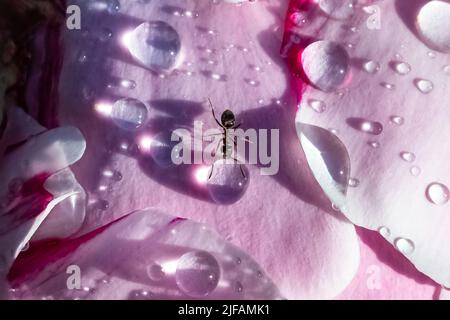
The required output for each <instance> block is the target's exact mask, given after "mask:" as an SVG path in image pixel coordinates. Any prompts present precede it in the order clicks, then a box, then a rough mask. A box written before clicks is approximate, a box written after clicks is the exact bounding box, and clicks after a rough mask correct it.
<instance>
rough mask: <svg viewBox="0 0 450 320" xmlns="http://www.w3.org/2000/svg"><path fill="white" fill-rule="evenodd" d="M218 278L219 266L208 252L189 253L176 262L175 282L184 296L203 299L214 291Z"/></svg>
mask: <svg viewBox="0 0 450 320" xmlns="http://www.w3.org/2000/svg"><path fill="white" fill-rule="evenodd" d="M219 278H220V266H219V263H218V262H217V260H216V258H214V256H212V255H211V254H210V253H208V252H204V251H191V252H188V253H186V254H184V255H183V256H181V258H180V259H179V260H178V263H177V270H176V273H175V280H176V283H177V285H178V287H179V288H180V290H181V291H183V292H184V293H185V294H187V295H188V296H191V297H205V296H207V295H209V294H210V293H211V292H212V291H213V290H214V289H216V287H217V284H218V283H219Z"/></svg>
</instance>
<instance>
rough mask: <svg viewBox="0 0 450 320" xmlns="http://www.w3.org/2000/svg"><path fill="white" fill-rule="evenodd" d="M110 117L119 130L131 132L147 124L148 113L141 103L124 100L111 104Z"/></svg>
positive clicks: (133, 100)
mask: <svg viewBox="0 0 450 320" xmlns="http://www.w3.org/2000/svg"><path fill="white" fill-rule="evenodd" d="M110 117H111V119H113V121H114V123H116V124H117V125H118V126H119V127H120V128H122V129H125V130H128V131H133V130H136V129H138V128H140V127H141V126H142V125H143V124H144V123H145V122H147V117H148V111H147V107H146V105H145V104H144V103H143V102H142V101H139V100H137V99H133V98H125V99H120V100H117V101H116V102H115V103H114V104H113V106H112V108H111V114H110Z"/></svg>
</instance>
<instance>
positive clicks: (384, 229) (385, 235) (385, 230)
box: [378, 227, 391, 238]
mask: <svg viewBox="0 0 450 320" xmlns="http://www.w3.org/2000/svg"><path fill="white" fill-rule="evenodd" d="M378 232H379V233H380V235H381V236H382V237H383V238H389V236H390V235H391V230H389V228H388V227H380V228H378Z"/></svg>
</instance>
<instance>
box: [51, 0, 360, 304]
mask: <svg viewBox="0 0 450 320" xmlns="http://www.w3.org/2000/svg"><path fill="white" fill-rule="evenodd" d="M143 8H145V10H144V9H143ZM174 10H175V11H177V12H178V15H177V14H174ZM186 10H187V11H189V12H191V13H193V17H190V16H189V15H183V16H180V14H179V13H180V12H187V11H186ZM285 10H286V3H285V2H281V1H280V2H279V3H277V4H273V3H266V2H262V1H259V2H256V3H245V4H242V5H240V6H235V5H231V4H226V3H219V4H217V5H216V4H213V3H212V2H208V3H207V2H204V3H203V2H198V1H181V0H180V1H176V0H173V1H167V3H166V2H165V3H164V5H161V4H160V3H156V2H150V3H149V4H147V5H145V7H144V6H143V5H142V4H138V3H136V2H126V3H122V8H121V13H122V14H121V15H117V16H114V17H111V21H105V25H106V26H107V27H109V28H111V29H112V31H113V33H114V35H115V38H114V40H116V41H112V42H111V43H110V48H109V49H108V50H106V49H105V51H100V50H93V49H89V46H88V42H83V41H85V40H80V41H81V46H80V42H79V41H78V40H79V39H78V40H76V39H75V37H76V36H75V35H74V34H73V33H70V32H67V33H66V35H65V36H66V37H67V39H68V41H67V47H66V52H67V53H68V54H67V55H65V56H66V57H67V58H66V61H65V65H64V67H63V72H62V78H61V83H63V84H64V89H65V90H64V94H62V95H61V97H60V102H61V109H60V112H59V113H60V120H61V124H64V125H69V124H70V125H77V126H78V127H79V128H80V130H81V131H82V132H83V134H85V136H86V138H87V141H88V142H89V146H88V148H87V150H86V155H85V157H83V159H82V160H81V161H80V162H79V164H77V167H76V168H75V169H74V172H75V173H76V175H77V178H79V180H80V182H81V183H82V184H83V186H86V187H87V188H88V189H89V191H90V192H92V193H93V194H95V196H96V197H98V198H99V199H101V200H104V201H107V203H109V208H108V209H106V210H104V211H100V210H96V211H94V212H92V213H91V214H89V215H88V220H89V221H88V223H87V226H86V229H85V230H86V231H87V230H93V229H95V228H96V227H98V226H100V225H102V224H104V223H107V222H109V221H111V217H112V216H115V217H119V213H121V212H129V211H130V210H135V209H138V208H145V207H148V206H151V207H158V208H161V209H163V210H164V211H166V212H177V213H178V212H179V214H180V215H182V216H183V217H186V218H190V219H193V220H195V221H199V222H202V223H206V224H207V225H209V226H211V227H213V228H214V229H216V230H217V231H218V232H219V234H221V235H222V236H224V237H226V238H227V239H228V240H229V241H231V242H232V243H233V244H234V245H237V246H239V247H240V248H241V249H242V250H244V251H246V252H247V253H248V254H249V255H250V256H252V257H253V258H254V259H255V260H256V261H257V262H258V264H260V266H261V268H262V269H263V271H264V272H266V273H267V274H268V275H269V276H270V278H272V279H273V280H274V282H275V283H277V284H278V286H279V288H280V291H281V293H282V295H283V296H286V297H288V298H332V297H334V296H336V295H337V294H338V293H340V292H341V291H342V290H343V289H344V288H345V287H346V286H347V284H348V283H349V282H350V281H351V279H352V278H353V276H354V275H355V273H356V271H357V267H358V263H359V246H358V240H357V236H356V233H355V230H354V227H353V226H352V225H351V224H350V223H348V222H347V221H346V220H344V219H341V218H339V217H336V216H335V214H334V212H333V211H332V210H329V208H328V205H329V203H328V200H327V199H326V198H324V197H323V196H322V192H321V191H320V188H319V187H318V185H317V184H316V182H315V181H314V179H313V177H312V176H311V173H310V171H309V169H308V168H307V165H306V161H305V158H304V156H303V154H302V152H301V149H300V146H299V144H298V140H297V137H296V131H295V127H294V124H293V119H294V117H295V108H294V107H293V106H294V104H295V103H294V101H295V96H294V95H293V93H292V90H290V89H289V88H290V81H291V79H290V76H289V72H288V70H287V68H286V64H285V62H284V61H283V60H282V59H281V57H280V47H281V39H282V36H281V33H282V31H283V30H282V29H283V23H284V22H283V21H284V20H283V19H284V15H285ZM155 17H158V19H162V20H164V21H166V22H168V23H169V24H170V25H171V26H172V27H173V28H175V30H176V31H177V32H178V33H179V34H180V37H181V43H182V48H183V60H182V62H181V65H180V66H179V70H178V73H172V74H164V73H163V74H159V73H154V72H150V71H149V70H147V69H145V68H144V67H142V66H141V65H140V64H139V63H138V62H137V61H135V60H133V57H132V56H131V55H130V53H129V52H128V51H127V50H126V48H124V47H123V44H122V43H121V41H120V40H121V39H122V36H123V34H124V33H125V32H126V31H130V30H133V29H134V28H136V27H137V26H138V24H139V23H140V22H141V21H147V20H152V19H154V18H155ZM86 23H87V24H89V23H90V22H89V19H87V20H86ZM114 26H116V27H114ZM209 31H211V32H209ZM86 41H87V40H86ZM80 50H84V52H85V53H86V57H87V60H86V62H85V64H84V66H83V65H80V64H79V61H78V59H77V57H76V56H75V55H74V54H73V53H77V52H80ZM69 53H70V54H69ZM210 61H211V63H210ZM101 62H104V63H105V64H107V66H108V67H107V68H105V69H103V68H101V67H99V66H100V63H101ZM75 67H76V68H77V69H76V70H77V79H76V81H75V79H74V73H73V72H70V70H74V68H75ZM94 70H95V71H94ZM94 74H95V77H96V78H95V79H94V78H92V77H93V76H94ZM102 79H105V80H104V83H103V85H104V86H106V84H107V82H108V81H109V79H126V80H134V81H136V83H137V86H136V88H135V89H134V90H130V89H126V88H118V89H114V90H112V91H108V89H107V88H104V87H101V85H102V82H101V81H100V80H102ZM93 80H96V81H93ZM89 89H91V90H94V91H95V94H94V97H95V99H96V100H95V101H92V100H91V101H80V99H74V97H82V96H83V92H85V91H86V90H89ZM68 92H69V93H70V94H67V93H68ZM117 96H120V97H122V96H124V97H133V98H138V99H140V100H141V101H143V102H146V103H147V104H148V105H149V111H150V121H149V123H148V125H147V126H146V128H145V129H143V130H141V131H138V132H137V133H136V134H130V133H125V132H121V131H120V130H119V129H118V128H117V127H116V126H114V123H113V121H111V119H108V118H107V117H106V118H104V117H102V116H101V115H99V114H97V113H96V112H95V109H94V104H95V103H96V102H114V101H115V99H117V98H118V97H117ZM207 98H211V100H212V102H213V104H214V106H215V108H216V112H218V113H219V112H220V113H221V112H222V111H223V110H224V109H225V108H230V109H231V110H232V111H233V112H234V113H235V114H237V116H238V120H239V121H242V122H243V127H245V128H260V129H271V128H277V129H280V140H281V146H280V152H281V155H280V158H281V159H280V168H279V170H280V171H279V173H278V174H277V175H275V176H272V177H269V176H263V175H260V167H259V166H248V167H249V170H250V185H249V187H248V189H247V191H246V193H245V195H244V197H243V198H242V199H241V200H240V201H239V202H237V203H235V204H233V205H229V206H218V205H217V204H215V203H213V202H212V201H211V198H210V197H209V195H208V193H207V190H206V188H205V185H204V184H202V183H197V181H196V180H195V178H194V176H195V174H196V170H197V169H199V168H198V167H197V166H191V165H184V166H180V167H175V168H168V169H161V168H159V167H158V166H157V165H156V164H155V163H154V162H153V160H152V159H151V157H150V156H148V155H145V154H141V153H140V151H139V150H136V148H135V147H133V145H134V144H135V143H137V142H139V141H140V139H141V138H142V136H149V137H153V136H154V135H155V134H156V133H158V132H159V131H160V130H161V129H175V128H179V127H186V126H190V125H192V122H193V120H194V119H195V120H199V121H202V122H203V123H204V128H205V129H207V128H215V127H217V125H216V123H215V122H214V119H213V118H212V115H211V112H210V109H209V106H208V104H207ZM111 150H113V151H114V152H111ZM105 169H106V170H110V169H113V170H117V171H119V172H121V174H122V176H123V179H122V181H121V182H119V183H114V182H111V181H106V180H104V179H103V178H102V179H99V173H100V172H102V171H104V170H105ZM317 206H320V207H321V208H326V209H325V210H322V209H318V208H317ZM327 211H328V212H327ZM98 215H100V216H101V218H100V219H99V218H97V217H98ZM136 250H137V249H136ZM118 294H122V293H118Z"/></svg>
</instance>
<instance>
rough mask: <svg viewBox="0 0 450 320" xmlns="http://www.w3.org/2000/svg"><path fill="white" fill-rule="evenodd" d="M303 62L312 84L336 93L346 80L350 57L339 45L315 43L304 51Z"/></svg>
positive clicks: (326, 42)
mask: <svg viewBox="0 0 450 320" xmlns="http://www.w3.org/2000/svg"><path fill="white" fill-rule="evenodd" d="M301 61H302V65H303V70H304V72H305V74H306V76H307V77H308V79H309V81H310V82H311V84H313V85H314V86H315V87H317V88H319V89H320V90H322V91H334V90H336V89H338V88H339V87H340V86H341V85H342V84H343V83H344V82H345V80H346V77H347V72H348V69H349V56H348V54H347V52H346V51H345V49H344V48H343V47H341V46H340V45H338V44H335V43H333V42H329V41H316V42H313V43H312V44H310V45H309V46H307V47H306V48H305V50H304V51H303V53H302V56H301Z"/></svg>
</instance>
